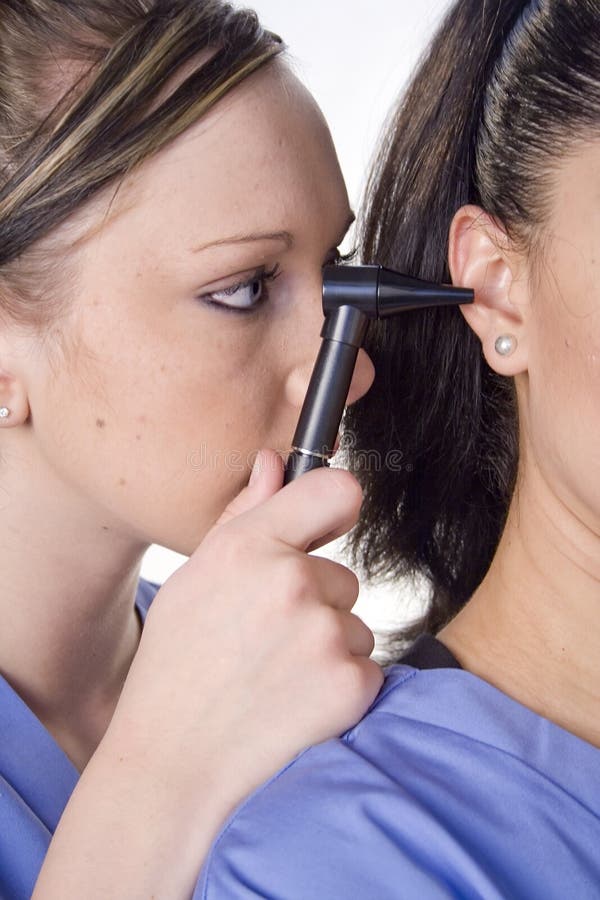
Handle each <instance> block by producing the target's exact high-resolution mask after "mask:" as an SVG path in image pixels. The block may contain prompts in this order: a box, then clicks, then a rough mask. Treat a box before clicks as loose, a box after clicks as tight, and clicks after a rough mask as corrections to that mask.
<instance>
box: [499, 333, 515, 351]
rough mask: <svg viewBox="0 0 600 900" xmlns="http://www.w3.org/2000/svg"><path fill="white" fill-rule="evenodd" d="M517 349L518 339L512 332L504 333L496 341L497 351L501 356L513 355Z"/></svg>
mask: <svg viewBox="0 0 600 900" xmlns="http://www.w3.org/2000/svg"><path fill="white" fill-rule="evenodd" d="M516 349H517V339H516V337H514V336H513V335H512V334H503V335H502V336H501V337H499V338H498V340H497V341H496V353H498V354H499V355H500V356H511V354H513V353H514V352H515V350H516Z"/></svg>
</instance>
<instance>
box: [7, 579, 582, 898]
mask: <svg viewBox="0 0 600 900" xmlns="http://www.w3.org/2000/svg"><path fill="white" fill-rule="evenodd" d="M157 589H158V585H154V584H152V583H149V582H144V581H143V580H141V581H140V585H139V589H138V597H137V600H136V602H137V605H138V609H139V610H140V614H141V615H142V618H144V617H145V612H146V610H147V608H148V606H149V604H150V602H151V600H152V598H153V596H154V594H155V592H156V590H157ZM292 712H293V711H292ZM0 735H1V739H0V897H1V898H2V900H24V898H29V897H30V895H31V892H32V890H33V886H34V884H35V881H36V878H37V875H38V872H39V869H40V868H41V865H42V861H43V858H44V855H45V853H46V850H47V848H48V845H49V843H50V839H51V836H52V833H53V831H54V829H55V828H56V825H57V823H58V821H59V818H60V816H61V814H62V811H63V809H64V807H65V806H66V803H67V801H68V799H69V797H70V795H71V792H72V791H73V788H74V787H75V785H76V783H77V779H78V777H79V776H78V772H77V770H76V769H75V767H74V766H73V765H72V763H71V762H70V761H69V760H68V759H67V757H66V756H65V754H64V752H63V751H62V750H61V749H60V748H59V747H58V745H57V744H56V742H55V741H54V739H53V738H52V737H51V736H50V734H49V733H48V732H47V731H46V730H45V728H44V727H43V726H42V724H41V723H40V722H39V720H38V719H37V718H36V717H35V716H34V715H33V713H32V712H31V710H29V709H28V708H27V706H26V705H25V704H24V703H23V702H22V700H20V698H19V697H18V696H17V694H15V692H14V691H13V690H12V688H11V687H10V686H9V685H8V684H7V683H6V681H4V680H3V679H1V678H0ZM240 739H241V738H240ZM199 868H200V864H199ZM120 887H122V886H120ZM250 897H263V898H270V900H392V898H393V900H436V898H450V897H453V898H485V900H488V898H489V900H492V898H522V900H536V898H539V900H542V898H543V900H553V898H556V900H594V898H599V900H600V750H599V749H597V748H595V747H593V746H592V745H591V744H588V743H586V742H585V741H582V740H581V739H579V738H577V737H575V736H574V735H572V734H570V733H569V732H567V731H565V730H564V729H562V728H560V727H559V726H557V725H554V724H553V723H551V722H549V721H548V720H547V719H544V718H542V717H541V716H538V715H536V713H534V712H532V711H531V710H529V709H527V708H526V707H524V706H522V705H521V704H519V703H517V702H516V701H514V700H512V699H511V698H510V697H508V696H506V695H505V694H503V693H501V692H500V691H498V690H496V689H495V688H494V687H492V686H491V685H490V684H488V683H487V682H485V681H483V680H482V679H480V678H478V677H477V676H475V675H473V674H471V673H469V672H466V671H463V670H460V669H451V668H440V669H430V670H422V671H421V670H417V669H415V668H413V667H411V666H408V665H398V666H392V667H391V668H389V669H388V670H386V679H385V684H384V687H383V689H382V691H381V693H380V694H379V696H378V698H377V700H376V701H375V703H374V704H373V706H372V707H371V710H370V711H369V713H368V714H367V716H365V718H364V719H363V720H362V721H361V722H360V723H359V724H358V725H357V726H356V727H355V728H353V729H351V730H350V731H348V732H347V733H346V734H344V735H343V736H342V737H340V738H339V739H336V740H331V741H327V742H325V743H323V744H319V745H317V746H315V747H312V748H311V749H309V750H307V751H306V752H305V753H303V754H301V755H300V756H298V757H297V758H296V759H295V760H294V761H293V762H292V763H291V764H290V765H288V766H287V767H285V768H284V769H283V770H282V771H281V772H279V773H278V774H277V775H276V776H275V777H274V778H273V779H271V780H270V781H269V782H268V783H267V784H266V785H265V786H263V787H262V788H260V789H259V790H258V791H256V792H255V793H254V794H253V795H252V796H251V797H250V798H249V799H248V800H246V801H245V802H244V803H243V804H241V805H240V806H239V807H238V809H237V810H236V811H235V812H234V813H233V815H232V816H231V817H230V818H229V820H228V821H227V823H226V824H225V826H224V828H223V829H222V831H221V833H220V835H219V837H218V839H217V840H216V841H215V843H214V845H213V848H212V850H211V853H210V856H209V858H208V859H207V861H206V865H205V866H204V868H203V869H202V872H201V873H200V879H199V881H198V884H197V887H196V890H195V892H194V900H200V898H203V900H227V898H240V900H241V898H250ZM68 900H71V898H68Z"/></svg>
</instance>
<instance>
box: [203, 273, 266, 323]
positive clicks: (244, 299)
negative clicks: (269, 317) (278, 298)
mask: <svg viewBox="0 0 600 900" xmlns="http://www.w3.org/2000/svg"><path fill="white" fill-rule="evenodd" d="M279 275H280V271H279V266H275V268H274V269H272V270H271V271H270V272H266V271H265V270H264V269H261V270H259V271H258V272H255V273H254V275H253V276H252V278H250V279H249V280H248V281H241V282H238V283H237V284H232V285H231V287H227V288H223V290H220V291H212V292H211V293H209V294H202V295H201V296H200V297H199V298H198V299H199V300H202V301H203V302H204V303H207V304H208V305H209V306H220V307H221V308H222V309H224V310H227V311H231V312H238V313H250V312H253V311H254V310H255V309H257V308H258V307H259V306H261V305H262V304H263V303H264V302H265V301H266V300H267V299H268V290H267V284H268V282H272V281H275V279H276V278H277V277H278V276H279Z"/></svg>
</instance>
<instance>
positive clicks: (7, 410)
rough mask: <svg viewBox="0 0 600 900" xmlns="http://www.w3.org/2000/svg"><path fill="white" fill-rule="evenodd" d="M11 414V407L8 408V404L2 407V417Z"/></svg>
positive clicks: (0, 416)
mask: <svg viewBox="0 0 600 900" xmlns="http://www.w3.org/2000/svg"><path fill="white" fill-rule="evenodd" d="M9 415H10V409H7V408H6V406H3V407H1V408H0V419H5V418H6V417H7V416H9Z"/></svg>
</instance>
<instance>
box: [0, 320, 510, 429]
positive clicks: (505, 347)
mask: <svg viewBox="0 0 600 900" xmlns="http://www.w3.org/2000/svg"><path fill="white" fill-rule="evenodd" d="M517 343H518V342H517V339H516V337H515V336H514V335H512V334H503V335H501V337H499V338H498V340H497V341H496V353H498V354H499V355H500V356H512V354H513V353H514V352H515V350H516V349H517ZM0 414H1V410H0Z"/></svg>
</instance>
